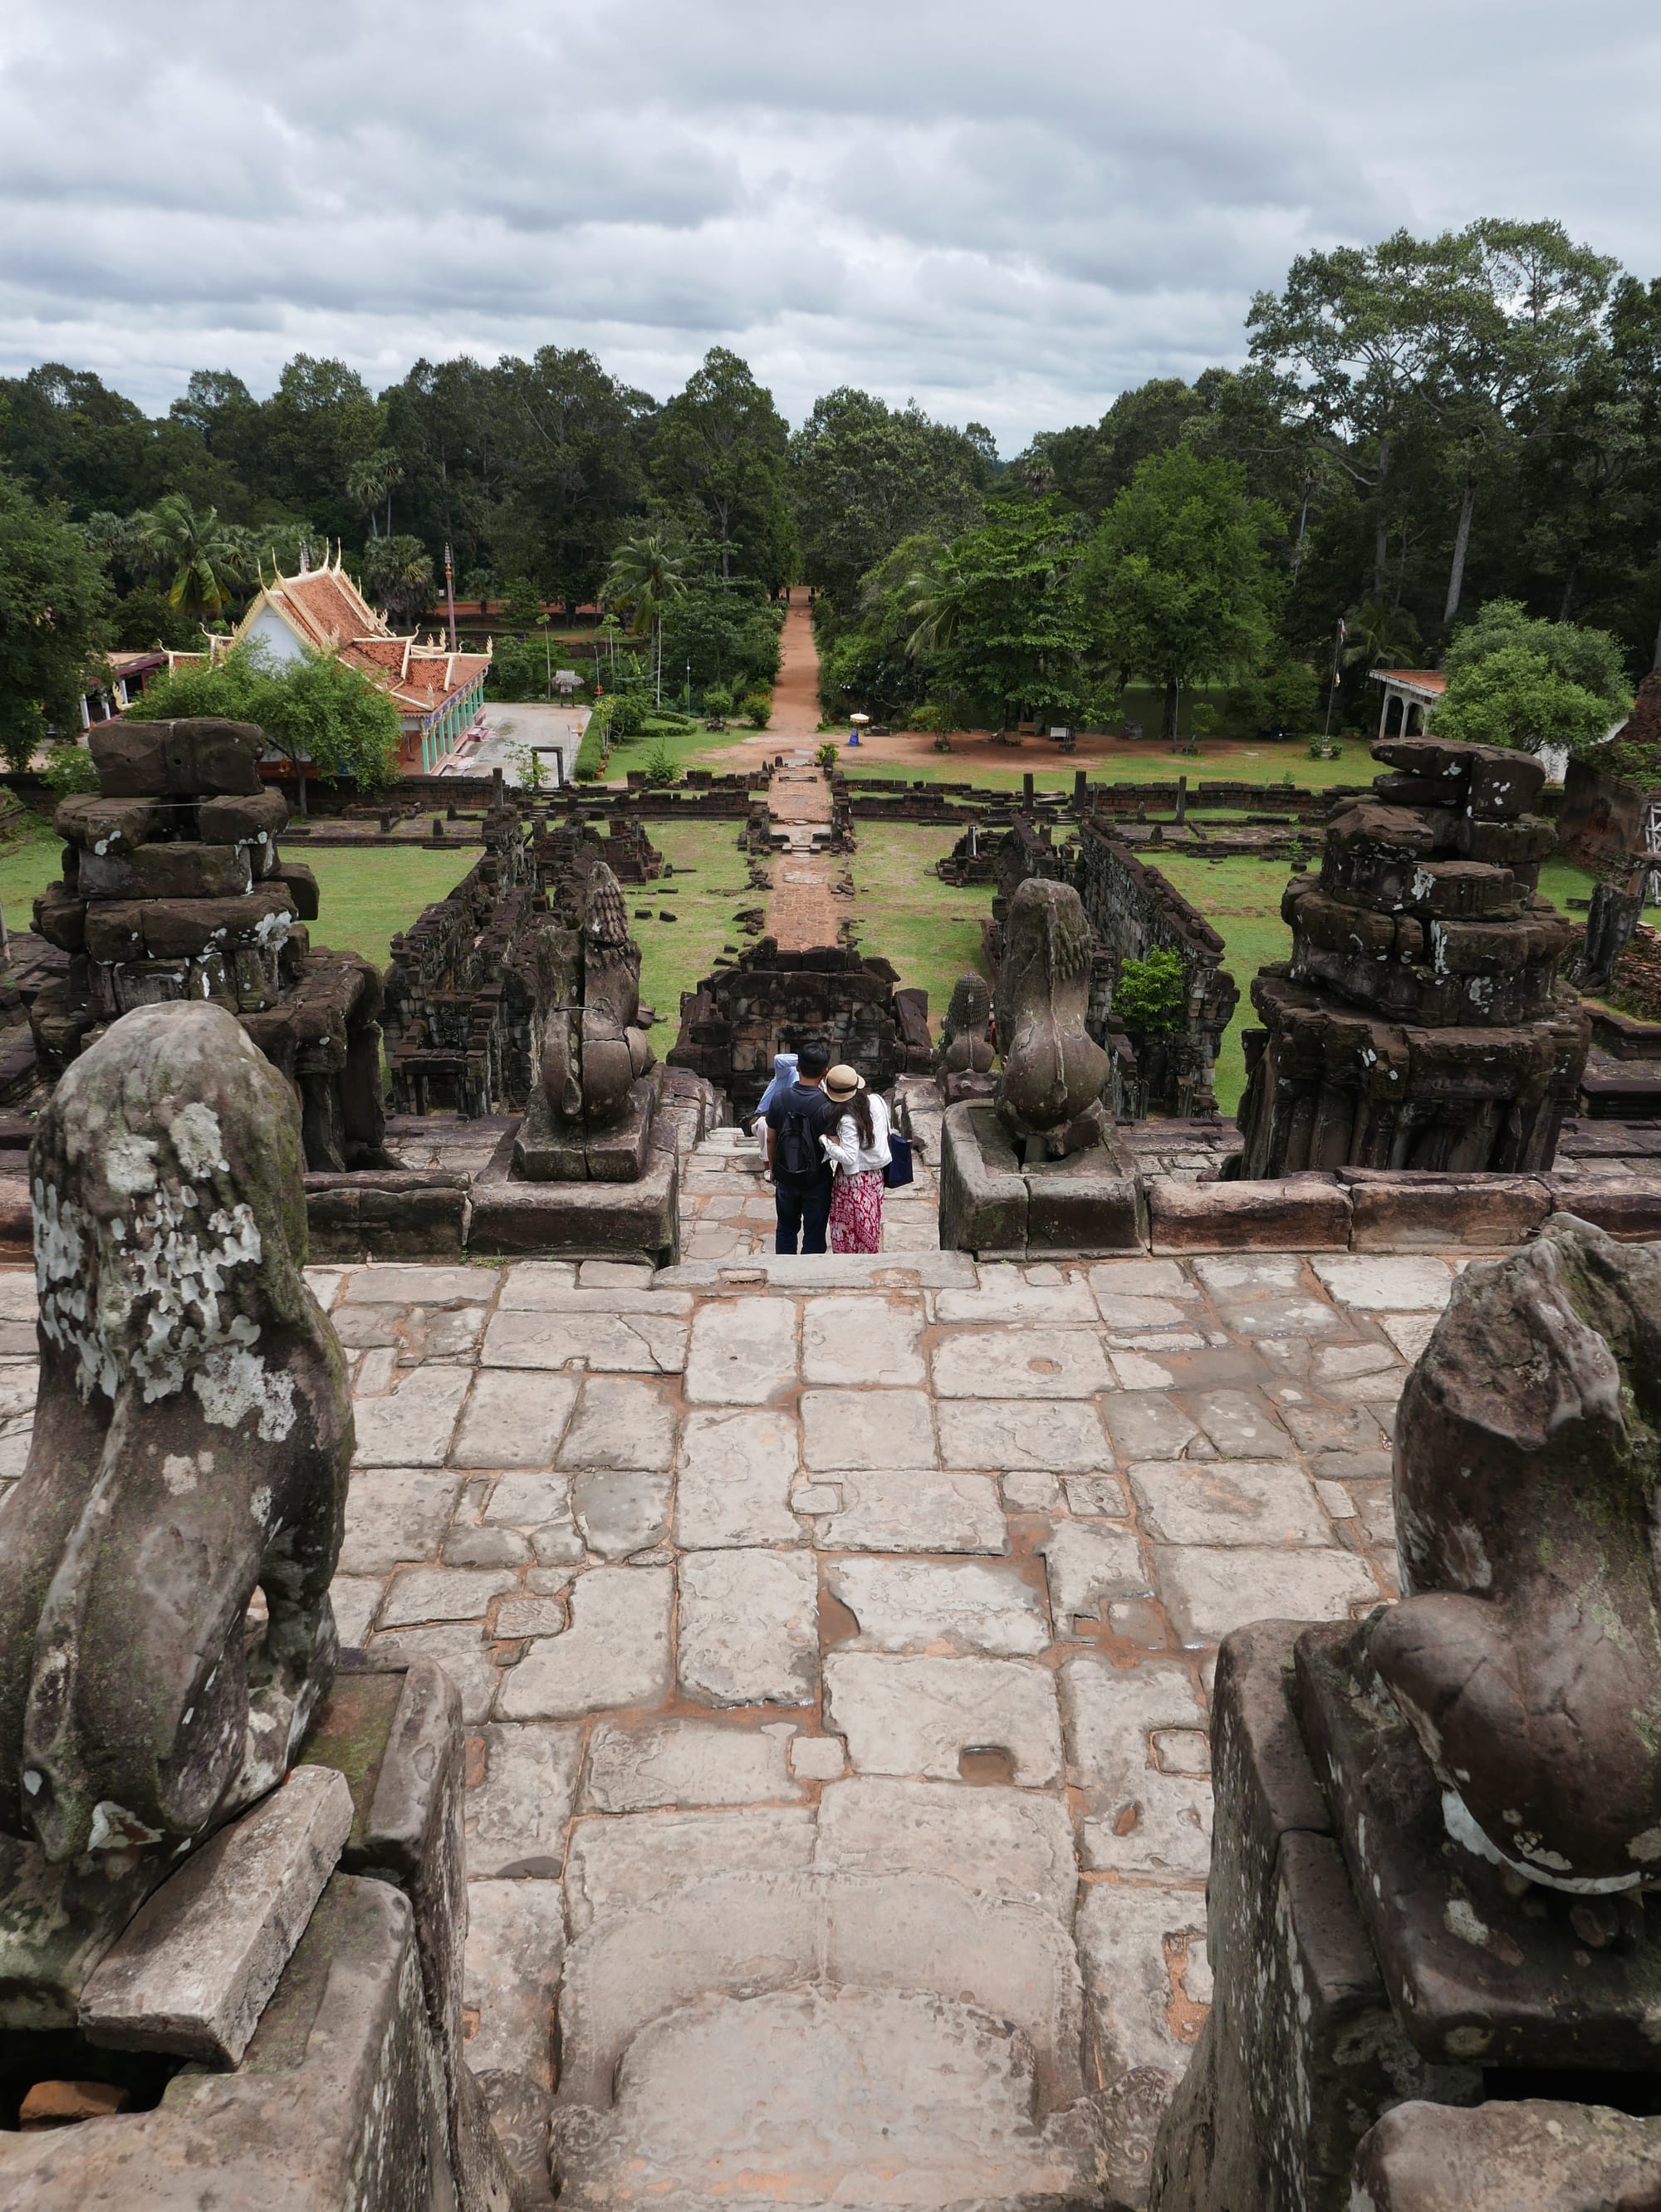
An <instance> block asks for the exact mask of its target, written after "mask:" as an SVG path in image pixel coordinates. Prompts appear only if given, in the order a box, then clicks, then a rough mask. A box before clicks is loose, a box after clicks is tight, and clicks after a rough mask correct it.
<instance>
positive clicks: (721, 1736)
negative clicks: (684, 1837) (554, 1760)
mask: <svg viewBox="0 0 1661 2212" xmlns="http://www.w3.org/2000/svg"><path fill="white" fill-rule="evenodd" d="M794 1734H795V1730H794V1729H793V1728H791V1726H790V1725H789V1724H788V1723H783V1722H776V1723H772V1724H770V1725H767V1726H764V1727H761V1728H759V1729H758V1728H750V1727H746V1726H744V1725H743V1723H738V1722H736V1721H694V1720H662V1721H646V1722H643V1723H640V1725H639V1726H637V1727H633V1728H629V1727H626V1726H625V1725H624V1724H623V1723H621V1722H620V1721H603V1722H601V1723H600V1724H599V1726H598V1727H597V1728H596V1729H595V1730H594V1735H593V1741H592V1742H591V1745H590V1747H589V1754H588V1780H587V1783H586V1784H585V1790H584V1796H583V1805H584V1809H585V1811H588V1812H593V1813H647V1812H652V1811H655V1810H657V1809H658V1808H661V1807H678V1808H690V1807H694V1806H700V1805H755V1804H766V1803H768V1802H773V1803H777V1804H786V1805H788V1804H795V1803H798V1802H800V1800H801V1797H802V1794H803V1793H802V1791H801V1790H800V1789H799V1788H798V1787H797V1784H795V1783H794V1782H793V1781H791V1776H790V1771H789V1768H788V1766H787V1765H786V1763H785V1751H786V1747H788V1745H789V1744H790V1742H791V1738H792V1737H793V1735H794Z"/></svg>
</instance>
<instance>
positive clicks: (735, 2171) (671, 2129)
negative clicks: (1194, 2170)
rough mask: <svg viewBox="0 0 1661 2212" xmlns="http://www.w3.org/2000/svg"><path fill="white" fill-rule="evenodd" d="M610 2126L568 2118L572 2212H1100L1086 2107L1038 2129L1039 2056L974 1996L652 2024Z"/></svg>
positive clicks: (855, 2002) (723, 2001)
mask: <svg viewBox="0 0 1661 2212" xmlns="http://www.w3.org/2000/svg"><path fill="white" fill-rule="evenodd" d="M615 2081H616V2098H615V2105H614V2106H612V2108H611V2109H610V2110H609V2112H596V2111H593V2110H591V2109H587V2110H585V2109H583V2108H580V2107H579V2108H567V2111H566V2112H564V2113H562V2115H561V2120H560V2124H559V2148H558V2150H557V2152H556V2159H557V2161H558V2166H559V2171H560V2173H561V2180H562V2184H563V2187H562V2191H561V2197H560V2204H561V2212H600V2208H601V2207H605V2208H607V2212H622V2208H625V2207H627V2206H632V2205H635V2204H642V2205H661V2204H665V2203H672V2204H673V2205H674V2206H675V2207H676V2212H716V2208H717V2207H719V2208H720V2212H748V2208H750V2207H756V2208H760V2207H761V2206H767V2207H768V2208H771V2212H777V2208H779V2207H780V2206H789V2207H792V2208H796V2212H815V2208H819V2207H827V2208H828V2207H830V2206H833V2205H834V2207H835V2208H836V2212H864V2208H870V2212H878V2208H888V2207H894V2208H900V2207H905V2208H907V2212H969V2208H972V2207H973V2208H985V2212H992V2208H994V2207H996V2208H998V2212H1003V2208H1004V2207H1007V2206H1008V2205H1009V2204H1010V2203H1013V2202H1015V2201H1019V2203H1021V2205H1022V2206H1023V2207H1036V2206H1039V2205H1054V2206H1055V2207H1057V2208H1058V2212H1060V2208H1063V2207H1072V2206H1078V2207H1081V2208H1082V2207H1083V2206H1085V2205H1094V2206H1097V2207H1099V2206H1100V2192H1099V2191H1097V2190H1096V2189H1095V2187H1094V2168H1095V2148H1094V2136H1093V2131H1092V2129H1091V2125H1090V2111H1089V2107H1088V2106H1087V2105H1084V2104H1082V2103H1081V2104H1080V2105H1077V2106H1074V2107H1073V2108H1072V2109H1071V2110H1070V2111H1069V2112H1064V2113H1058V2114H1057V2115H1055V2116H1054V2117H1053V2118H1051V2119H1050V2120H1049V2121H1047V2122H1045V2123H1042V2124H1040V2122H1039V2121H1038V2120H1037V2119H1036V2118H1035V2117H1034V2115H1035V2111H1036V2104H1037V2100H1036V2093H1035V2087H1034V2060H1033V2052H1032V2049H1031V2046H1030V2045H1029V2044H1028V2041H1027V2039H1026V2038H1025V2037H1024V2036H1023V2035H1022V2034H1021V2033H1020V2032H1019V2031H1018V2030H1016V2029H1015V2028H1013V2027H1011V2026H1010V2024H1009V2021H1006V2020H1001V2019H999V2018H998V2017H997V2015H995V2014H994V2013H991V2012H988V2011H985V2010H984V2009H983V2008H980V2007H979V2006H977V2005H973V2004H967V2003H965V2002H962V2001H961V2000H960V1999H955V1998H949V1997H943V1996H920V1995H918V1994H916V1993H914V1992H910V1991H904V1990H864V1989H861V1990H849V1989H840V1990H839V1989H832V1988H828V1987H826V1986H824V1985H823V1984H808V1985H804V1986H802V1987H798V1988H792V1989H787V1990H773V1991H769V1992H768V1993H767V1994H766V1995H763V1996H716V1995H707V1996H701V1997H699V1998H696V1999H694V2001H693V2002H691V2003H689V2004H687V2005H684V2006H682V2007H681V2008H679V2009H677V2010H676V2011H674V2012H672V2013H669V2014H666V2015H664V2016H663V2017H662V2018H660V2019H658V2020H655V2021H652V2022H651V2023H650V2025H649V2026H647V2027H645V2028H643V2029H642V2030H641V2032H640V2034H639V2035H638V2036H637V2037H636V2038H635V2039H634V2040H633V2043H632V2044H631V2045H630V2046H629V2048H628V2050H627V2052H626V2053H625V2055H624V2057H623V2058H622V2061H621V2064H620V2065H619V2067H618V2068H617V2070H616V2076H615Z"/></svg>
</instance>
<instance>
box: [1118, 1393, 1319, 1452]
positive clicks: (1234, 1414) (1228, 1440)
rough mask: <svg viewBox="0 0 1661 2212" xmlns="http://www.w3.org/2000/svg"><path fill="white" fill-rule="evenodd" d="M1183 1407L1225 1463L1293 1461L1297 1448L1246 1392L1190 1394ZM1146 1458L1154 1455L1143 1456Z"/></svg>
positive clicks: (1278, 1425) (1255, 1399) (1258, 1403)
mask: <svg viewBox="0 0 1661 2212" xmlns="http://www.w3.org/2000/svg"><path fill="white" fill-rule="evenodd" d="M1183 1403H1184V1405H1185V1407H1186V1408H1187V1410H1188V1412H1189V1413H1191V1414H1192V1415H1193V1417H1194V1419H1196V1420H1197V1422H1198V1423H1199V1425H1200V1426H1201V1427H1202V1428H1203V1430H1204V1431H1205V1433H1206V1435H1207V1436H1208V1437H1210V1439H1211V1442H1212V1443H1213V1444H1214V1445H1215V1447H1216V1449H1217V1450H1218V1451H1219V1452H1220V1453H1221V1454H1222V1457H1223V1458H1224V1459H1294V1458H1295V1457H1296V1455H1297V1447H1296V1445H1295V1444H1294V1443H1293V1441H1292V1439H1291V1437H1289V1436H1288V1434H1287V1433H1286V1431H1285V1430H1284V1429H1283V1428H1282V1426H1281V1425H1280V1423H1279V1422H1278V1421H1277V1420H1276V1419H1275V1417H1274V1415H1273V1414H1272V1413H1270V1411H1269V1409H1268V1407H1266V1406H1264V1405H1263V1404H1262V1403H1261V1402H1260V1401H1258V1399H1257V1398H1256V1397H1255V1396H1254V1395H1252V1392H1250V1391H1249V1390H1190V1391H1189V1392H1187V1393H1186V1394H1185V1397H1184V1399H1183ZM1143 1456H1145V1457H1148V1458H1153V1457H1154V1456H1155V1455H1154V1454H1153V1453H1151V1452H1150V1453H1148V1454H1145V1455H1143Z"/></svg>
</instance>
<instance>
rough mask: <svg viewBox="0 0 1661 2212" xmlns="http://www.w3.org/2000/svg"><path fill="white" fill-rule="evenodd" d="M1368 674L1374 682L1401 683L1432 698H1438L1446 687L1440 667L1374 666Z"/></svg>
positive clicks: (1444, 677)
mask: <svg viewBox="0 0 1661 2212" xmlns="http://www.w3.org/2000/svg"><path fill="white" fill-rule="evenodd" d="M1368 674H1369V676H1370V678H1371V679H1372V681H1373V683H1374V684H1405V685H1406V686H1407V687H1408V689H1409V690H1412V691H1422V692H1424V693H1425V694H1426V696H1428V697H1429V698H1433V699H1440V697H1441V696H1442V694H1443V692H1444V691H1446V689H1447V678H1446V676H1444V675H1443V673H1442V671H1441V670H1440V668H1374V669H1370V670H1369V671H1368Z"/></svg>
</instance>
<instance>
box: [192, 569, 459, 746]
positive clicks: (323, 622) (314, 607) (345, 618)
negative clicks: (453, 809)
mask: <svg viewBox="0 0 1661 2212" xmlns="http://www.w3.org/2000/svg"><path fill="white" fill-rule="evenodd" d="M253 638H258V640H259V641H260V643H261V644H262V645H264V647H265V648H266V650H267V652H268V653H270V656H271V658H272V659H273V660H274V661H276V663H277V665H279V666H281V665H282V663H283V662H284V661H286V660H294V659H298V658H299V657H300V654H301V653H304V652H310V653H338V654H339V655H340V658H341V659H343V661H345V662H347V663H348V664H349V665H350V666H351V667H353V668H355V669H357V670H358V671H360V673H361V675H363V676H364V677H365V678H367V679H368V681H369V682H371V683H373V684H379V685H380V686H381V687H382V689H383V690H386V691H388V692H390V693H391V697H392V702H393V704H394V705H395V706H396V707H397V710H398V720H399V722H400V724H401V726H402V728H403V750H402V759H403V769H404V773H405V774H406V775H425V774H427V773H429V772H430V771H431V770H432V769H435V768H437V767H438V765H439V763H440V762H441V761H442V760H444V759H445V758H446V756H447V755H448V754H450V753H452V752H453V751H454V750H455V749H456V747H457V746H458V744H460V742H461V740H462V738H464V736H465V735H466V733H467V732H468V731H469V730H470V728H471V727H472V726H473V724H474V722H475V720H476V718H477V716H478V714H479V709H480V708H481V706H482V704H483V701H484V679H485V676H486V674H487V672H488V670H489V666H490V654H489V652H488V650H487V651H485V652H483V653H452V651H451V650H450V649H449V647H447V646H445V645H443V644H440V643H439V641H437V640H436V639H434V640H433V641H431V642H429V643H425V644H423V643H422V642H421V640H420V639H418V638H417V637H416V636H415V635H414V634H413V633H411V635H409V636H407V637H403V636H399V635H397V633H396V632H395V631H393V630H392V629H391V628H390V626H389V625H388V623H387V622H386V620H385V617H384V616H382V615H379V614H377V613H376V611H375V610H374V609H373V607H372V606H371V605H369V603H368V601H367V599H365V598H364V597H363V594H362V593H361V592H360V591H359V589H358V587H357V586H356V585H355V583H354V582H353V580H352V579H351V578H350V577H349V575H348V574H347V573H346V571H345V569H344V568H343V567H342V565H341V560H340V556H339V554H338V553H336V556H335V558H334V561H333V562H332V563H331V562H327V561H325V562H324V565H323V566H322V568H306V569H302V570H301V572H300V574H299V575H297V576H280V575H273V576H272V577H271V579H270V581H269V582H264V583H262V584H261V586H260V589H259V591H258V593H257V594H256V596H255V598H254V599H253V600H252V603H251V605H250V606H249V608H248V611H247V613H246V614H245V615H244V616H243V617H242V620H241V621H240V622H239V623H238V624H237V627H236V629H235V631H234V633H233V635H231V636H230V637H227V638H214V639H210V640H209V650H210V651H212V652H214V653H223V652H228V651H229V649H230V647H232V646H233V645H238V644H241V643H243V642H244V641H247V640H249V639H253ZM200 657H201V656H200V655H199V654H195V653H170V654H169V656H168V659H169V660H170V661H171V662H172V663H173V665H179V663H181V662H182V663H189V662H190V661H191V660H195V659H200Z"/></svg>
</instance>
